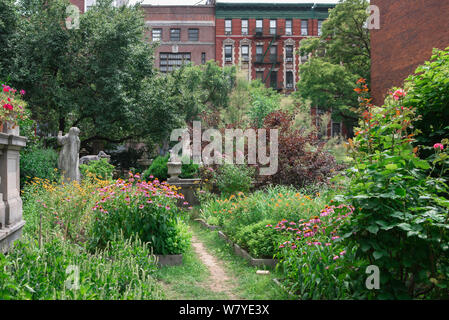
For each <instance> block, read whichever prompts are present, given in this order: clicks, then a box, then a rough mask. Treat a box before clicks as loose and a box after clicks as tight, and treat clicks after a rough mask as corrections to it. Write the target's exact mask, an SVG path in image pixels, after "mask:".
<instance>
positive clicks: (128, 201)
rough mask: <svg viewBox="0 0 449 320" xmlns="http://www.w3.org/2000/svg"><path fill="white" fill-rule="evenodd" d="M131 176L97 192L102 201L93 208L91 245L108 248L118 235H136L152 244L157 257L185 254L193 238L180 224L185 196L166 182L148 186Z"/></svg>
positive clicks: (147, 183)
mask: <svg viewBox="0 0 449 320" xmlns="http://www.w3.org/2000/svg"><path fill="white" fill-rule="evenodd" d="M139 179H140V176H139V175H138V174H136V175H132V174H131V173H130V175H129V179H128V181H124V180H121V179H118V180H117V181H116V182H115V183H113V184H110V185H107V186H105V187H103V188H100V189H98V190H97V192H98V195H99V197H100V199H99V200H97V201H96V203H95V205H94V206H93V207H92V211H93V223H92V228H91V230H90V245H91V246H92V247H93V248H97V247H100V248H102V247H105V246H106V244H107V243H108V242H109V241H110V240H112V238H113V236H114V235H115V234H119V233H123V234H124V236H125V238H130V237H133V236H135V235H137V236H138V237H139V239H141V240H142V241H144V242H150V244H151V246H152V247H153V249H154V252H155V253H156V254H178V253H183V252H184V251H185V250H186V249H187V248H188V247H189V245H190V242H189V234H188V232H187V231H186V228H185V227H184V226H183V223H182V221H181V220H180V217H181V215H180V214H181V212H180V209H178V208H177V207H176V200H177V199H180V198H181V199H182V198H184V196H183V195H182V194H178V193H177V192H176V187H174V186H170V185H168V184H167V183H166V182H162V183H161V182H159V180H157V179H155V180H153V181H149V182H145V181H141V180H139Z"/></svg>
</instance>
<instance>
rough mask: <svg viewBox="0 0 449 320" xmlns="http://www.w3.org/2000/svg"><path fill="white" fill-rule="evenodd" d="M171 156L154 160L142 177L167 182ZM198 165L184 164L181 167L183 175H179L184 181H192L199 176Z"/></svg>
mask: <svg viewBox="0 0 449 320" xmlns="http://www.w3.org/2000/svg"><path fill="white" fill-rule="evenodd" d="M169 157H170V156H169V155H166V156H159V157H157V158H156V159H154V160H153V162H152V163H151V165H150V167H149V168H148V169H147V170H145V172H144V173H143V175H142V178H143V179H144V180H148V179H152V178H157V179H159V180H160V181H167V179H168V166H167V163H168V159H169ZM198 170H199V168H198V165H197V164H194V163H183V164H182V166H181V174H180V175H179V177H180V178H182V179H191V178H194V177H195V176H196V175H197V174H198Z"/></svg>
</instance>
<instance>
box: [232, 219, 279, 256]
mask: <svg viewBox="0 0 449 320" xmlns="http://www.w3.org/2000/svg"><path fill="white" fill-rule="evenodd" d="M273 223H275V222H273V221H272V220H262V221H260V222H257V223H254V224H250V225H248V226H244V227H243V228H242V229H240V230H239V231H238V232H237V234H236V235H235V237H234V238H233V240H234V241H235V242H237V243H238V244H239V245H240V246H242V247H243V248H244V249H246V250H248V252H249V253H250V254H251V256H252V257H253V258H269V259H271V258H273V255H274V254H275V252H276V249H277V248H278V246H279V244H280V240H281V239H282V237H281V235H280V234H279V233H278V232H277V231H276V230H274V229H273V228H267V225H270V224H273Z"/></svg>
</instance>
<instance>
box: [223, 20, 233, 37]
mask: <svg viewBox="0 0 449 320" xmlns="http://www.w3.org/2000/svg"><path fill="white" fill-rule="evenodd" d="M228 22H229V26H228ZM225 34H232V19H225Z"/></svg>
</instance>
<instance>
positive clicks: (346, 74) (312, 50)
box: [298, 0, 371, 127]
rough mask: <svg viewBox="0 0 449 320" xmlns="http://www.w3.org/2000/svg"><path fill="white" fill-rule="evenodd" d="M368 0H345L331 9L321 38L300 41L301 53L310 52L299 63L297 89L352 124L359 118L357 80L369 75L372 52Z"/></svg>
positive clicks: (315, 104)
mask: <svg viewBox="0 0 449 320" xmlns="http://www.w3.org/2000/svg"><path fill="white" fill-rule="evenodd" d="M368 5H369V2H368V1H367V0H344V1H342V2H340V3H338V4H337V5H336V6H335V8H334V9H331V10H330V11H329V18H328V20H326V21H325V22H324V23H323V26H322V35H321V36H320V37H319V38H312V39H305V40H302V41H301V48H300V52H301V55H304V54H311V55H312V57H311V59H310V60H309V62H308V63H306V64H303V65H302V66H301V67H300V71H299V73H300V81H299V82H298V93H299V95H300V97H301V98H302V99H303V100H310V101H312V103H313V105H314V106H318V107H320V108H322V109H327V110H330V109H331V108H332V111H333V114H334V116H335V117H337V118H340V119H343V121H344V122H345V124H346V126H348V127H352V125H353V124H355V122H356V120H357V116H356V113H355V111H356V110H357V108H358V101H357V95H356V94H354V91H353V90H354V89H355V87H356V80H357V79H359V78H366V79H369V78H370V68H371V62H370V61H371V60H370V59H371V54H370V50H371V48H370V35H369V30H368V29H367V28H365V27H364V24H365V22H366V20H367V18H368V13H367V12H366V9H367V7H368Z"/></svg>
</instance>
